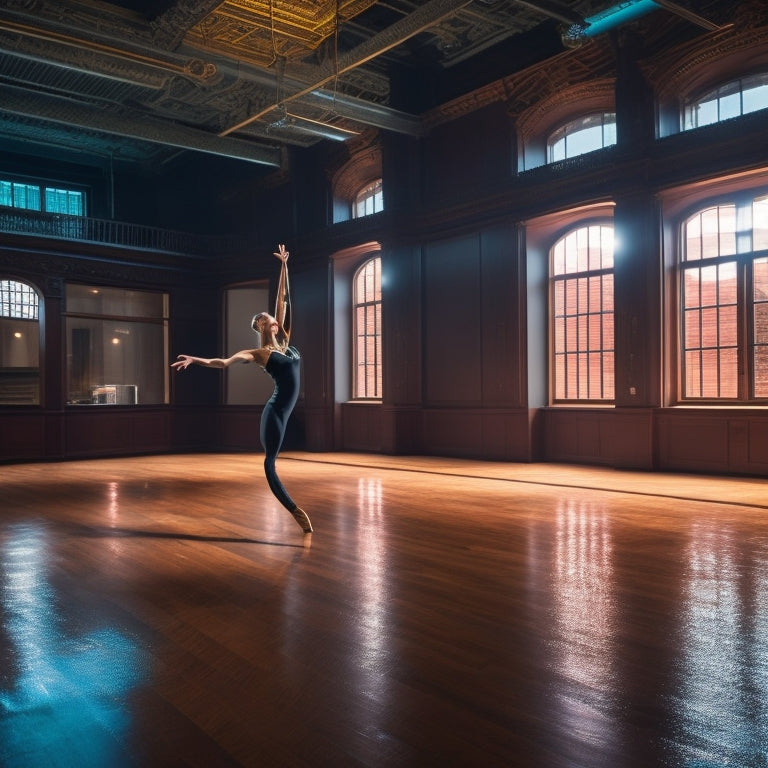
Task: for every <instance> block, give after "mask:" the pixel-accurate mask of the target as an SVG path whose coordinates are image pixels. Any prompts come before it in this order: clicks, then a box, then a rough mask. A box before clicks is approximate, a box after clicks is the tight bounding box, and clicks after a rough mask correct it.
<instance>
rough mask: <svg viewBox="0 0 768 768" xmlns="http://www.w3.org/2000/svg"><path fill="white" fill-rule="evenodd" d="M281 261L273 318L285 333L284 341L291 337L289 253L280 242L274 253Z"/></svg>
mask: <svg viewBox="0 0 768 768" xmlns="http://www.w3.org/2000/svg"><path fill="white" fill-rule="evenodd" d="M274 255H275V256H277V258H278V259H280V261H281V262H282V263H281V265H280V277H279V278H278V281H277V298H276V300H275V320H277V323H278V326H279V328H280V330H281V331H282V332H283V334H284V335H285V340H286V342H288V341H290V338H291V291H290V285H289V283H288V256H289V255H290V254H289V253H288V251H287V250H286V249H285V246H284V245H283V244H282V243H281V244H280V245H279V246H278V247H277V252H276V253H275V254H274Z"/></svg>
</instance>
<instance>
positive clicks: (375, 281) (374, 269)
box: [352, 256, 382, 400]
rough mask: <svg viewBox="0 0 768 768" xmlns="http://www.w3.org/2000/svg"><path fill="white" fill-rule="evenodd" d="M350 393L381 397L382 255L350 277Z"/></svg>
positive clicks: (370, 398)
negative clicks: (352, 345)
mask: <svg viewBox="0 0 768 768" xmlns="http://www.w3.org/2000/svg"><path fill="white" fill-rule="evenodd" d="M352 308H353V336H354V378H353V387H352V389H353V397H354V398H355V399H358V400H363V399H365V400H379V399H381V380H382V375H381V257H379V256H376V257H374V258H372V259H369V260H368V261H366V262H365V263H364V264H363V265H362V266H361V267H360V269H358V270H357V272H356V273H355V277H354V279H353V281H352Z"/></svg>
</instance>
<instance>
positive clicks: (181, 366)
mask: <svg viewBox="0 0 768 768" xmlns="http://www.w3.org/2000/svg"><path fill="white" fill-rule="evenodd" d="M194 362H195V358H194V357H191V356H190V355H179V359H178V360H177V361H176V362H175V363H171V368H173V369H174V370H177V371H183V370H185V369H186V368H189V366H190V365H192V363H194Z"/></svg>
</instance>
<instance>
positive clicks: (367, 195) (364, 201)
mask: <svg viewBox="0 0 768 768" xmlns="http://www.w3.org/2000/svg"><path fill="white" fill-rule="evenodd" d="M383 210H384V193H383V191H382V187H381V179H376V181H373V182H371V183H370V184H366V185H365V187H363V188H362V189H361V190H360V191H359V192H358V193H357V194H356V195H355V200H354V203H353V204H352V217H353V218H355V219H359V218H362V217H363V216H370V215H371V214H372V213H378V212H379V211H383Z"/></svg>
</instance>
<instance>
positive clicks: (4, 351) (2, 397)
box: [0, 280, 40, 405]
mask: <svg viewBox="0 0 768 768" xmlns="http://www.w3.org/2000/svg"><path fill="white" fill-rule="evenodd" d="M39 312H40V302H39V297H38V295H37V291H35V289H34V288H33V287H32V286H31V285H27V283H22V282H18V281H16V280H0V404H2V405H37V404H38V403H39V402H40V324H39Z"/></svg>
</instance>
